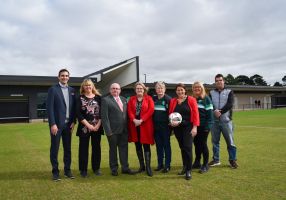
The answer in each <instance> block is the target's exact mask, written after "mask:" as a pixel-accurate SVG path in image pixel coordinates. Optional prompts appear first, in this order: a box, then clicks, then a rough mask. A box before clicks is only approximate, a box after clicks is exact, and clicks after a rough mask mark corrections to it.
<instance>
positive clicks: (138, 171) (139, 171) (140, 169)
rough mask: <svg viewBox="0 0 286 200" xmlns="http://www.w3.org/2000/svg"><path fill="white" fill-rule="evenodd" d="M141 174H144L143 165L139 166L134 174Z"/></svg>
mask: <svg viewBox="0 0 286 200" xmlns="http://www.w3.org/2000/svg"><path fill="white" fill-rule="evenodd" d="M141 172H145V165H142V166H140V167H139V169H138V170H137V172H136V173H141Z"/></svg>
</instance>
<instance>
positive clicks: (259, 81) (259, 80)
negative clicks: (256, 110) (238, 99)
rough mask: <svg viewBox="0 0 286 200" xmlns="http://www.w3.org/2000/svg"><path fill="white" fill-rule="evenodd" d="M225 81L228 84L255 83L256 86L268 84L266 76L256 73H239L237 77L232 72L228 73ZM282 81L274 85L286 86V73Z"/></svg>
mask: <svg viewBox="0 0 286 200" xmlns="http://www.w3.org/2000/svg"><path fill="white" fill-rule="evenodd" d="M224 79H225V83H226V84H227V85H255V86H267V85H268V84H267V82H266V81H265V80H264V78H263V77H262V76H261V75H259V74H255V75H253V76H250V77H248V76H246V75H238V76H237V77H234V76H233V75H231V74H228V75H227V76H225V77H224ZM281 80H282V83H280V82H278V81H277V82H275V83H274V85H273V86H286V75H285V76H284V77H283V78H282V79H281Z"/></svg>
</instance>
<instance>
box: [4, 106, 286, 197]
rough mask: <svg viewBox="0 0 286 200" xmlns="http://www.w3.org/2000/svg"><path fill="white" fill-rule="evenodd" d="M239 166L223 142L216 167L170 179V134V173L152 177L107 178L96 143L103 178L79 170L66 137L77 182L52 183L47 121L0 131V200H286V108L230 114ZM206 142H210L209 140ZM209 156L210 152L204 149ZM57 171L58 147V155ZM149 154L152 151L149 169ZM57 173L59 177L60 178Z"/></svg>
mask: <svg viewBox="0 0 286 200" xmlns="http://www.w3.org/2000/svg"><path fill="white" fill-rule="evenodd" d="M234 124H235V142H236V145H237V147H238V164H239V168H238V169H236V170H232V169H230V168H229V167H228V156H227V152H226V146H225V142H224V140H222V142H221V146H222V147H221V162H222V165H221V166H219V167H216V168H211V169H210V171H209V172H208V173H206V174H199V173H198V171H197V170H196V171H193V179H192V180H191V181H186V180H185V179H183V177H180V176H177V175H176V174H177V172H178V171H179V170H180V169H181V156H180V151H179V148H178V144H177V141H176V139H175V137H174V136H172V141H171V142H172V168H171V171H170V172H169V173H168V174H162V173H159V172H158V173H157V172H156V173H154V176H153V177H152V178H151V177H147V175H146V174H137V175H134V176H130V175H122V174H120V175H119V176H118V177H113V176H111V175H110V171H109V168H108V144H107V139H106V137H105V136H103V137H102V164H101V168H102V172H103V174H104V175H103V176H101V177H96V176H95V175H93V174H92V173H91V171H89V177H88V178H87V179H83V178H81V177H80V176H79V172H78V170H77V169H78V162H77V156H78V138H77V137H76V136H75V134H74V135H73V141H72V152H73V161H72V171H73V174H74V175H75V176H76V179H74V180H69V179H64V178H63V179H62V181H60V182H53V181H52V180H51V165H50V161H49V146H50V138H49V133H48V125H47V123H31V124H1V125H0V199H1V200H2V199H3V200H4V199H70V200H71V199H137V200H138V199H241V200H243V199H286V170H285V168H286V159H285V156H286V145H285V143H286V109H275V110H259V111H244V112H235V113H234ZM209 143H210V137H209ZM209 147H210V153H211V155H212V151H211V145H209ZM59 161H60V168H61V169H62V168H63V162H62V147H61V149H60V155H59ZM129 163H130V167H131V168H132V169H137V168H138V161H137V157H136V155H135V148H134V144H129ZM156 165H157V163H156V153H155V146H152V168H155V167H156ZM62 172H63V171H62V170H61V175H62Z"/></svg>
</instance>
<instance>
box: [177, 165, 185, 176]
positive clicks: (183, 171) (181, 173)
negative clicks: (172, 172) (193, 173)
mask: <svg viewBox="0 0 286 200" xmlns="http://www.w3.org/2000/svg"><path fill="white" fill-rule="evenodd" d="M185 173H186V166H183V169H182V171H180V172H178V175H184V174H185Z"/></svg>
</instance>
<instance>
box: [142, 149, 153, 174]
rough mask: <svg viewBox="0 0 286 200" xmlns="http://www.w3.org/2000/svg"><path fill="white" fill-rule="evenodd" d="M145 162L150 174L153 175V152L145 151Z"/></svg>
mask: <svg viewBox="0 0 286 200" xmlns="http://www.w3.org/2000/svg"><path fill="white" fill-rule="evenodd" d="M144 156H145V163H146V172H147V175H148V176H153V172H152V169H151V152H144Z"/></svg>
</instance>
